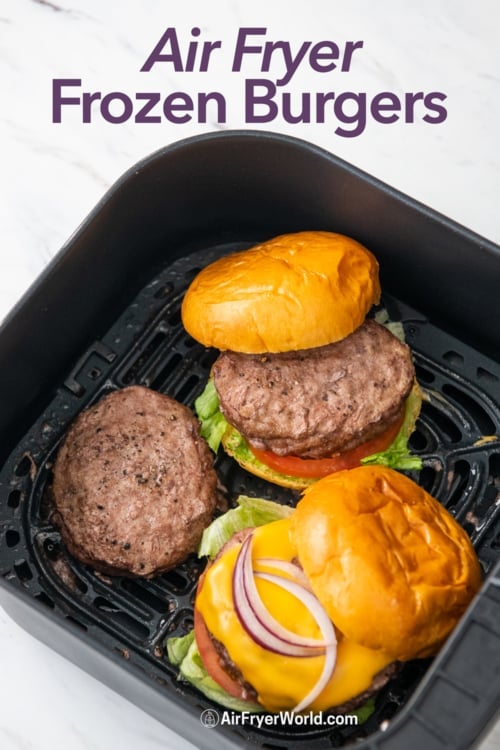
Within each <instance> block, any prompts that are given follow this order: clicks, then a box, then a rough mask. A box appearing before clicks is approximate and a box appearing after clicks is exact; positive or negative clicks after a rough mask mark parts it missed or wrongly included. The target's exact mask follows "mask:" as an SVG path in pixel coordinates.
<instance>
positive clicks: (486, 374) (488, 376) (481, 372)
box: [476, 367, 498, 383]
mask: <svg viewBox="0 0 500 750" xmlns="http://www.w3.org/2000/svg"><path fill="white" fill-rule="evenodd" d="M476 375H477V377H478V379H479V380H483V381H484V380H487V381H488V382H490V383H498V378H497V376H496V375H493V373H492V372H490V371H489V370H485V369H484V368H483V367H478V368H477V370H476Z"/></svg>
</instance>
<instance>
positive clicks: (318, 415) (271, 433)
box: [182, 231, 421, 489]
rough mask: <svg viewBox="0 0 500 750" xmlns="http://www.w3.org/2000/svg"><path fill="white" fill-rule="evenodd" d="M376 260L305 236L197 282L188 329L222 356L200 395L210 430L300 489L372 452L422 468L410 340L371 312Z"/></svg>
mask: <svg viewBox="0 0 500 750" xmlns="http://www.w3.org/2000/svg"><path fill="white" fill-rule="evenodd" d="M379 300H380V283H379V274H378V263H377V261H376V259H375V257H374V256H373V255H372V253H371V252H370V251H369V250H367V249H366V248H365V247H364V246H363V245H361V244H360V243H358V242H356V241H355V240H353V239H351V238H349V237H346V236H344V235H341V234H334V233H331V232H319V231H309V232H299V233H296V234H285V235H281V236H279V237H275V238H274V239H271V240H269V241H267V242H263V243H262V244H260V245H257V246H255V247H252V248H250V249H249V250H244V251H242V252H238V253H233V254H231V255H228V256H225V257H222V258H220V259H219V260H217V261H215V262H214V263H212V264H210V265H209V266H207V267H206V268H204V269H203V270H202V271H201V272H200V273H199V274H198V275H197V276H196V277H195V279H194V280H193V281H192V283H191V284H190V286H189V288H188V290H187V292H186V295H185V297H184V300H183V304H182V320H183V324H184V327H185V328H186V330H187V332H188V333H189V334H190V335H191V336H192V337H193V338H195V339H196V340H197V341H199V342H200V343H202V344H203V345H204V346H206V347H215V348H217V349H219V350H220V355H219V357H218V359H217V360H216V362H215V363H214V365H213V368H212V373H211V377H210V380H209V382H208V384H207V387H206V389H205V391H204V392H203V393H202V394H201V396H200V397H199V398H198V400H197V401H196V404H195V406H196V410H197V413H198V416H199V418H200V420H201V422H202V435H203V436H204V437H205V438H206V439H207V440H208V443H209V445H210V446H211V448H212V449H213V450H214V451H217V449H218V447H219V444H220V443H222V446H223V448H224V450H225V451H226V452H227V453H229V454H230V455H231V456H233V457H234V458H235V459H236V461H238V463H239V464H240V465H241V466H243V467H244V468H245V469H247V470H248V471H250V472H252V473H253V474H256V475H258V476H261V477H264V478H265V479H267V480H269V481H271V482H274V483H276V484H279V485H282V486H285V487H292V488H297V489H302V488H304V487H306V486H308V485H309V484H312V483H313V482H314V481H316V480H317V479H318V478H319V477H322V476H326V475H327V474H330V473H332V472H334V471H337V470H339V469H344V468H351V467H353V466H359V464H360V461H361V460H363V459H366V458H367V457H371V456H374V458H373V459H371V458H370V460H374V461H378V462H381V463H385V464H387V465H391V466H393V467H395V468H417V467H418V466H419V459H418V458H417V457H415V456H410V455H409V453H408V448H407V439H408V437H409V435H410V433H411V432H412V431H413V429H414V425H415V421H416V419H417V416H418V414H419V411H420V404H421V394H420V390H419V388H418V385H417V383H416V380H415V370H414V365H413V361H412V356H411V352H410V350H409V348H408V347H407V346H406V345H405V344H404V343H402V342H401V341H400V340H399V339H398V338H397V337H396V336H394V335H393V334H392V333H391V332H390V331H389V330H388V328H386V327H385V326H382V325H380V324H379V323H377V322H376V321H375V320H373V319H369V320H368V319H367V318H366V316H367V314H368V312H369V311H370V310H371V309H372V307H373V306H374V305H376V304H377V303H378V302H379Z"/></svg>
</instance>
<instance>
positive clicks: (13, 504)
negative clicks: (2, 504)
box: [7, 490, 22, 508]
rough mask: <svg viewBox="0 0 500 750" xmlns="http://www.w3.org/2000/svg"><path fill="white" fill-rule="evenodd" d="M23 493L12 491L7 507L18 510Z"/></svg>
mask: <svg viewBox="0 0 500 750" xmlns="http://www.w3.org/2000/svg"><path fill="white" fill-rule="evenodd" d="M21 497H22V495H21V492H20V491H19V490H12V492H11V493H10V494H9V497H8V498H7V505H8V506H9V508H18V507H19V503H20V502H21Z"/></svg>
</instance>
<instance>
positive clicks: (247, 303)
mask: <svg viewBox="0 0 500 750" xmlns="http://www.w3.org/2000/svg"><path fill="white" fill-rule="evenodd" d="M379 298H380V284H379V277H378V263H377V261H376V259H375V258H374V256H373V255H372V254H371V253H370V252H369V251H368V250H367V249H366V248H365V247H363V245H360V244H359V242H356V241H355V240H353V239H350V238H349V237H345V236H344V235H341V234H333V233H331V232H312V231H311V232H298V233H296V234H284V235H281V236H279V237H275V238H274V239H271V240H268V241H267V242H263V243H262V244H260V245H256V246H255V247H253V248H251V249H249V250H244V251H242V252H239V253H233V254H231V255H228V256H225V257H223V258H220V259H219V260H217V261H215V262H214V263H212V264H210V265H209V266H207V267H206V268H204V269H203V270H202V271H201V272H200V273H199V274H198V276H196V278H195V279H194V280H193V282H192V283H191V285H190V287H189V289H188V290H187V292H186V295H185V297H184V300H183V304H182V321H183V323H184V327H185V328H186V330H187V331H188V333H189V334H190V335H191V336H192V337H193V338H195V339H196V340H197V341H199V342H201V343H202V344H204V345H205V346H213V347H216V348H217V349H230V350H232V351H239V352H246V353H252V354H255V353H259V352H285V351H294V350H297V349H309V348H312V347H317V346H324V345H326V344H330V343H333V342H334V341H339V340H341V339H343V338H345V337H346V336H348V335H349V334H350V333H352V332H353V331H354V330H355V329H356V328H358V327H359V326H360V325H361V324H362V323H363V321H364V319H365V316H366V314H367V312H368V310H369V309H370V308H371V307H372V305H373V304H374V303H376V302H378V301H379Z"/></svg>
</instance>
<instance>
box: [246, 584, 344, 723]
mask: <svg viewBox="0 0 500 750" xmlns="http://www.w3.org/2000/svg"><path fill="white" fill-rule="evenodd" d="M255 575H256V576H257V577H258V578H262V579H263V580H265V581H270V582H271V583H275V584H276V585H277V586H280V587H281V588H282V589H285V591H288V592H289V593H290V594H292V596H295V597H296V598H297V599H299V600H300V601H301V602H303V604H305V606H306V607H307V608H308V609H309V611H310V612H311V614H312V616H313V617H314V619H315V620H316V622H317V624H318V627H319V629H320V630H321V633H322V635H323V638H324V639H325V643H328V644H329V645H327V647H326V649H325V662H324V664H323V670H322V672H321V674H320V676H319V678H318V681H317V682H316V683H315V685H313V687H312V688H311V690H310V691H309V693H307V695H306V696H305V697H304V698H303V699H302V700H301V701H300V703H298V704H297V705H296V706H295V708H293V709H292V711H293V712H294V713H299V712H300V711H303V710H304V709H305V708H307V706H309V705H310V704H311V703H312V702H313V701H314V700H315V699H316V698H317V697H318V695H320V694H321V692H322V691H323V690H324V689H325V687H326V685H327V684H328V682H329V680H330V678H331V676H332V674H333V670H334V669H335V662H336V660H337V638H336V636H335V629H334V627H333V623H332V621H331V620H330V618H329V617H328V615H327V613H326V612H325V610H324V609H323V607H322V606H321V604H320V602H319V601H318V599H316V597H315V596H314V594H311V593H310V592H309V591H306V590H305V589H304V588H303V587H302V586H301V585H300V584H298V583H296V582H295V581H290V580H289V579H288V578H284V577H283V576H279V575H274V574H273V573H258V572H257V573H256V574H255Z"/></svg>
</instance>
